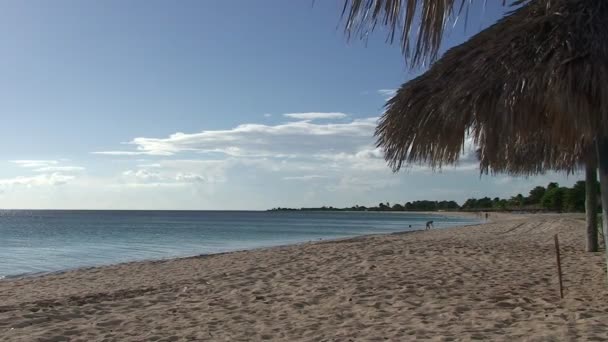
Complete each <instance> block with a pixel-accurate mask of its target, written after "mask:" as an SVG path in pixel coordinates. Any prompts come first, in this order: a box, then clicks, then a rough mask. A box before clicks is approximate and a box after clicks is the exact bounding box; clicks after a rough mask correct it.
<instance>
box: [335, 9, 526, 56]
mask: <svg viewBox="0 0 608 342" xmlns="http://www.w3.org/2000/svg"><path fill="white" fill-rule="evenodd" d="M474 1H475V2H477V3H478V4H479V5H485V2H486V1H487V0H345V1H344V8H343V9H342V18H345V25H344V30H345V32H346V35H347V37H349V38H351V37H353V36H355V37H358V38H360V39H366V38H367V36H368V35H369V34H370V33H371V32H373V31H374V29H375V28H376V27H377V26H379V25H380V26H383V27H385V28H386V29H387V30H388V36H387V40H388V41H389V42H390V43H393V42H394V41H395V37H396V36H398V38H397V39H399V41H400V43H401V49H402V51H403V54H404V56H405V57H406V60H410V59H411V62H412V66H416V65H418V64H422V63H424V62H425V61H427V60H429V61H433V60H435V59H436V58H437V54H438V51H439V47H440V45H441V41H442V38H443V34H444V30H445V29H446V26H447V24H448V23H449V21H450V18H452V19H454V20H455V19H456V18H457V17H458V16H459V15H460V14H462V13H463V12H464V13H465V14H466V13H468V12H467V11H468V6H469V5H471V4H472V3H473V2H474ZM493 1H495V0H493ZM501 1H502V5H503V6H504V5H506V4H507V0H501ZM526 1H527V0H513V1H511V3H512V4H514V5H517V4H520V3H523V2H526ZM415 23H419V28H418V30H414V24H415Z"/></svg>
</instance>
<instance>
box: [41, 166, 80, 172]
mask: <svg viewBox="0 0 608 342" xmlns="http://www.w3.org/2000/svg"><path fill="white" fill-rule="evenodd" d="M84 170H85V168H84V167H82V166H44V167H40V168H37V169H34V171H36V172H80V171H84Z"/></svg>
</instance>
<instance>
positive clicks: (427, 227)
mask: <svg viewBox="0 0 608 342" xmlns="http://www.w3.org/2000/svg"><path fill="white" fill-rule="evenodd" d="M431 228H433V221H427V222H426V229H425V230H429V229H431Z"/></svg>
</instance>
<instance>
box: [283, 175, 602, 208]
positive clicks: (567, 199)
mask: <svg viewBox="0 0 608 342" xmlns="http://www.w3.org/2000/svg"><path fill="white" fill-rule="evenodd" d="M596 188H597V192H598V196H599V183H597V184H596ZM295 210H299V211H440V210H441V211H449V210H467V211H488V210H548V211H560V212H584V211H585V182H584V181H578V182H576V183H575V184H574V185H573V186H572V187H571V188H568V187H560V186H559V184H558V183H549V184H548V185H547V187H543V186H537V187H535V188H533V189H532V190H530V192H529V193H528V195H527V196H524V195H522V194H517V195H515V196H513V197H511V198H508V199H504V198H499V197H495V198H490V197H483V198H479V199H478V198H469V199H467V200H466V201H465V202H464V204H462V205H459V204H458V203H456V202H455V201H424V200H423V201H413V202H407V203H405V204H401V203H394V204H392V205H391V203H389V202H386V203H379V204H378V205H377V206H370V207H366V206H361V205H355V206H352V207H347V208H334V207H331V206H329V207H327V206H323V207H320V208H301V209H293V208H281V207H279V208H273V209H271V211H295Z"/></svg>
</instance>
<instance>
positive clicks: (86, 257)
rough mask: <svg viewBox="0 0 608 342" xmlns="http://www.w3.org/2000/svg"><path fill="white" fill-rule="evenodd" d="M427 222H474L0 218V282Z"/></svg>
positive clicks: (446, 222) (249, 215)
mask: <svg viewBox="0 0 608 342" xmlns="http://www.w3.org/2000/svg"><path fill="white" fill-rule="evenodd" d="M427 220H434V221H435V227H436V228H444V227H449V226H455V225H463V224H469V223H474V222H475V221H473V220H472V219H466V218H459V217H449V216H444V215H441V214H437V215H427V214H417V213H377V212H254V211H55V210H3V211H0V260H2V261H1V262H0V278H3V277H7V276H9V277H10V276H17V275H24V274H36V273H44V272H54V271H61V270H66V269H72V268H78V267H86V266H97V265H106V264H113V263H119V262H125V261H134V260H147V259H163V258H171V257H180V256H190V255H198V254H209V253H218V252H226V251H234V250H242V249H251V248H257V247H266V246H276V245H284V244H291V243H298V242H306V241H313V240H319V239H324V240H325V239H335V238H344V237H352V236H357V235H364V234H377V233H391V232H398V231H408V230H415V229H422V228H424V224H425V222H426V221H427ZM410 225H411V226H412V227H411V228H410V227H409V226H410Z"/></svg>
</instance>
